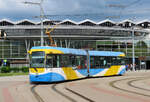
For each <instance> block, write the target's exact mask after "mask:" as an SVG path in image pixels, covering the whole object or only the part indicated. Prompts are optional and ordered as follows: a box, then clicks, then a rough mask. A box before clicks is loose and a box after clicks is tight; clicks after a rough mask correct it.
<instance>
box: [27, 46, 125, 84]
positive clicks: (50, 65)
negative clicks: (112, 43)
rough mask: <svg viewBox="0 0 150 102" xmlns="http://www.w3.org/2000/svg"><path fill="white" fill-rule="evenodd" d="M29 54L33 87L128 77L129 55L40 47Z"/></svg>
mask: <svg viewBox="0 0 150 102" xmlns="http://www.w3.org/2000/svg"><path fill="white" fill-rule="evenodd" d="M29 53H30V68H29V76H30V82H31V83H32V82H57V81H65V80H73V79H79V78H85V77H88V76H90V77H96V76H111V75H123V74H124V73H125V60H124V59H125V54H124V53H122V52H110V51H87V50H82V49H71V48H60V47H50V46H41V47H40V46H39V47H32V48H31V50H30V51H29Z"/></svg>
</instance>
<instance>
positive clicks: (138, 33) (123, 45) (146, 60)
mask: <svg viewBox="0 0 150 102" xmlns="http://www.w3.org/2000/svg"><path fill="white" fill-rule="evenodd" d="M43 24H44V29H43V32H45V30H46V28H49V29H51V28H53V27H54V26H55V25H57V27H56V29H54V31H53V32H51V36H52V38H53V40H54V42H55V43H56V45H57V46H58V47H66V48H77V49H90V50H103V51H122V52H124V53H125V54H126V56H127V58H128V59H130V60H129V63H132V62H131V58H132V47H133V46H132V45H134V47H135V58H136V64H137V65H140V67H139V68H147V69H150V68H149V66H150V35H149V31H150V21H148V20H143V21H140V22H133V21H131V20H128V19H126V20H123V21H121V22H114V21H111V20H109V19H106V20H103V21H100V22H94V21H92V20H89V19H86V20H83V21H80V22H75V21H72V20H69V19H67V20H63V21H51V20H48V19H45V20H44V21H43ZM0 30H3V31H5V33H6V35H7V36H6V38H5V39H4V38H3V37H1V38H0V60H1V63H0V65H1V64H2V62H3V60H5V61H6V60H7V61H8V62H9V63H10V65H11V66H13V67H15V66H16V67H17V66H25V65H28V58H29V56H28V54H27V53H28V50H29V49H30V48H31V47H32V46H40V38H41V23H40V22H33V21H31V20H28V19H24V20H21V21H17V22H13V21H10V20H7V19H2V20H0ZM133 39H134V44H132V42H133ZM49 44H50V41H49V38H48V35H46V34H44V45H45V46H48V45H49ZM143 66H144V67H143Z"/></svg>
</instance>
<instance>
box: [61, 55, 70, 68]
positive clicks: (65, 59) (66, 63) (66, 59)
mask: <svg viewBox="0 0 150 102" xmlns="http://www.w3.org/2000/svg"><path fill="white" fill-rule="evenodd" d="M70 65H71V63H70V61H69V55H61V61H60V66H61V67H70Z"/></svg>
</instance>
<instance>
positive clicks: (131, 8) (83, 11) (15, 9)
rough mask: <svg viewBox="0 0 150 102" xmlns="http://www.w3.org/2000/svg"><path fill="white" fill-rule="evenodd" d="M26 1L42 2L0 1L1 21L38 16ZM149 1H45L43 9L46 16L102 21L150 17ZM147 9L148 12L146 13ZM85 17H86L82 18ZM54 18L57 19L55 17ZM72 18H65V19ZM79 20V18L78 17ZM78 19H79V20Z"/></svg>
mask: <svg viewBox="0 0 150 102" xmlns="http://www.w3.org/2000/svg"><path fill="white" fill-rule="evenodd" d="M24 1H30V2H31V1H32V2H40V0H0V12H1V14H0V19H1V18H10V19H16V20H17V19H22V18H30V19H33V16H38V15H39V14H40V12H39V10H40V9H39V7H38V6H36V5H25V4H23V2H24ZM149 3H150V1H149V0H44V2H43V7H44V11H45V14H46V15H77V14H78V15H80V18H85V19H86V18H89V19H90V17H91V18H94V19H96V17H97V19H100V18H105V17H106V16H117V15H121V16H125V17H129V16H133V15H136V16H142V14H144V16H146V17H148V16H149V15H150V13H149V10H148V9H149ZM111 4H113V5H115V4H116V5H125V6H126V8H124V9H122V8H119V7H118V8H117V7H109V5H111ZM146 9H147V11H146ZM81 16H84V17H81ZM65 17H66V18H65ZM53 18H56V17H54V16H53ZM67 18H72V17H70V16H64V18H63V19H67ZM76 18H77V17H76ZM78 18H79V16H78ZM78 18H77V19H78ZM58 19H59V18H58Z"/></svg>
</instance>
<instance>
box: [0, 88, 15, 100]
mask: <svg viewBox="0 0 150 102" xmlns="http://www.w3.org/2000/svg"><path fill="white" fill-rule="evenodd" d="M2 93H3V96H4V102H14V101H13V98H12V95H11V94H10V92H9V90H8V88H3V90H2Z"/></svg>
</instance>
